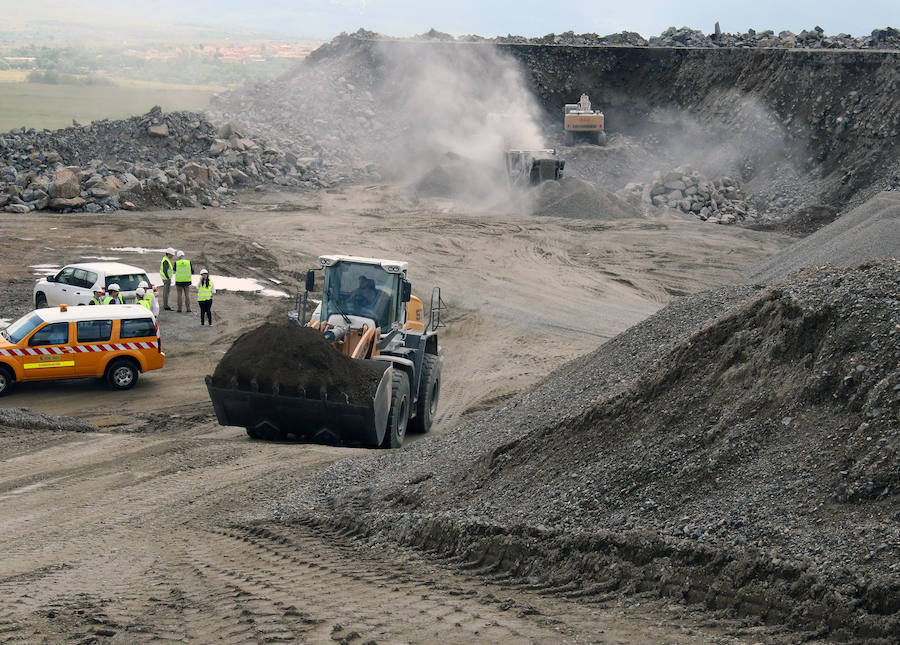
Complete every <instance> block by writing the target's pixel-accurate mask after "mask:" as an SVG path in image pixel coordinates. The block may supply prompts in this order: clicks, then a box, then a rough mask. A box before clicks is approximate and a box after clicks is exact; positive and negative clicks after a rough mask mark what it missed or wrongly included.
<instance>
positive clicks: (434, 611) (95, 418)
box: [0, 186, 789, 643]
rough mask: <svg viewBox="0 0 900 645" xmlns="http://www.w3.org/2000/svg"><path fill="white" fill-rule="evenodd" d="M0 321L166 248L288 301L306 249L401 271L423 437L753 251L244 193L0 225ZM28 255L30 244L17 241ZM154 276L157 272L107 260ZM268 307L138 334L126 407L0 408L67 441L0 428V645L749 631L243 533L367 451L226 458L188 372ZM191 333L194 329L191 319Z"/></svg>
mask: <svg viewBox="0 0 900 645" xmlns="http://www.w3.org/2000/svg"><path fill="white" fill-rule="evenodd" d="M0 232H2V235H0V275H2V276H3V277H4V288H3V289H2V291H3V295H0V318H11V317H16V316H17V315H19V314H20V313H22V311H24V310H26V309H27V307H28V304H27V296H28V294H30V285H31V280H32V275H31V270H30V269H29V268H28V265H32V264H40V263H65V262H72V261H75V260H77V259H79V257H80V256H81V255H111V253H109V251H108V249H109V248H111V247H114V246H139V247H148V248H160V247H163V246H168V245H169V244H173V245H175V246H178V247H181V248H184V249H185V251H186V252H187V254H188V256H189V257H192V258H193V259H194V261H195V263H198V264H201V265H204V266H207V267H208V268H209V269H210V271H211V272H213V273H221V274H226V275H235V276H241V277H248V276H254V277H260V278H267V277H274V278H278V279H279V280H283V281H284V282H285V285H286V287H288V288H289V289H293V288H296V286H297V285H298V284H299V283H300V281H301V277H302V274H303V272H304V271H305V270H306V269H307V268H309V267H310V266H311V265H312V261H313V259H314V257H315V256H316V255H318V254H320V253H328V252H340V253H353V254H361V255H375V256H386V257H396V258H405V259H408V260H409V263H410V272H411V275H410V277H411V279H412V281H413V285H414V291H415V292H416V293H417V294H418V295H420V296H422V297H423V298H424V299H425V300H426V302H427V301H428V299H429V294H430V287H431V286H432V285H440V286H441V287H442V289H443V296H444V299H445V300H446V301H447V304H448V305H449V309H448V311H447V314H446V316H445V321H446V322H447V323H448V327H447V329H446V330H444V333H443V336H442V346H443V350H444V353H445V357H446V362H445V371H444V386H443V387H444V389H443V393H442V397H441V410H440V412H439V415H438V417H437V425H436V428H435V430H434V432H437V433H440V432H442V431H446V430H448V429H450V428H452V427H454V426H455V425H456V424H458V423H459V422H461V421H463V420H466V419H467V418H471V417H472V416H473V415H475V414H477V413H478V412H479V411H482V410H484V409H487V408H489V407H491V406H493V405H495V404H496V403H499V402H502V401H504V400H506V399H507V398H509V397H510V396H512V395H514V394H515V393H518V392H521V391H522V390H523V389H524V388H526V387H528V386H529V385H531V384H533V383H534V382H535V381H537V380H538V379H539V378H540V377H541V376H543V375H545V374H546V373H547V372H549V371H550V370H551V369H552V368H554V367H556V366H558V365H560V364H561V363H563V362H565V361H567V360H569V359H571V358H573V357H575V356H578V355H581V354H584V353H585V352H587V351H588V350H590V349H592V348H594V347H595V346H597V345H598V344H599V343H601V342H602V341H603V340H605V339H607V338H610V337H612V336H613V335H615V334H617V333H618V332H620V331H622V330H623V329H625V328H627V327H628V326H630V325H631V324H633V323H635V322H637V321H639V320H641V319H643V318H645V317H646V316H647V315H649V314H650V313H652V312H654V311H655V310H657V309H658V308H659V307H661V306H662V305H663V304H665V303H666V302H667V301H668V300H670V299H671V298H672V297H673V296H676V295H680V294H683V293H689V292H694V291H697V290H700V289H704V288H707V287H711V286H714V285H717V284H723V283H728V282H732V281H735V280H738V279H740V276H741V269H742V267H744V266H746V265H748V264H750V263H752V262H754V261H758V260H759V259H761V258H762V257H765V256H766V255H769V254H771V253H773V252H775V251H777V250H779V249H780V248H783V247H784V246H785V245H786V244H787V242H788V241H789V239H788V238H786V237H784V236H779V235H775V234H772V233H761V232H754V231H748V230H745V229H737V228H727V227H717V226H709V225H704V224H702V223H699V222H696V221H692V220H687V219H684V220H682V219H674V218H673V219H664V220H663V219H656V220H625V221H620V222H596V221H590V222H582V221H573V220H555V219H540V218H499V217H494V216H490V215H485V214H481V213H473V212H468V213H460V212H456V211H453V210H452V209H451V207H450V205H449V204H442V203H439V202H429V203H424V202H414V201H411V200H409V199H407V198H405V197H404V196H403V195H402V194H400V193H398V192H397V191H396V190H395V189H391V188H386V187H382V186H370V187H361V188H354V189H349V190H347V191H344V192H334V193H303V194H297V193H267V194H253V195H249V196H246V197H245V198H244V200H243V205H242V206H241V207H239V208H236V209H232V210H217V211H211V210H185V211H165V212H153V213H137V214H126V213H119V214H115V215H112V216H106V217H93V216H91V217H88V216H54V215H44V214H32V215H29V216H27V217H21V216H12V215H4V216H2V218H0ZM23 238H30V239H23ZM115 255H116V256H118V257H120V258H121V259H122V260H123V261H126V262H132V263H135V264H138V265H141V266H144V267H146V268H147V270H148V271H154V270H156V267H157V266H158V261H159V255H158V254H156V253H151V254H145V255H140V254H132V253H115ZM288 304H289V303H288V301H287V300H286V299H275V298H270V297H264V296H252V295H247V294H237V293H223V294H219V295H217V297H216V299H215V305H214V310H215V322H216V324H215V326H214V327H213V328H211V329H210V328H201V327H200V326H199V325H198V324H197V322H198V321H197V319H196V318H195V317H193V316H190V317H189V316H187V315H186V314H181V315H179V314H175V313H168V312H165V313H164V315H163V316H162V318H161V327H162V330H163V345H164V350H165V351H166V353H167V366H166V368H165V369H163V370H161V371H159V372H154V373H150V374H147V375H146V376H145V377H144V378H143V379H142V380H141V382H140V383H139V384H138V387H136V388H135V389H134V390H132V391H130V392H127V393H113V392H110V391H108V390H106V389H105V388H104V387H103V386H101V385H99V384H97V383H94V382H91V381H71V382H65V383H52V384H40V385H32V386H22V387H19V388H17V389H16V390H15V391H14V392H13V393H11V395H10V396H9V398H7V399H4V400H3V405H5V406H17V407H18V406H22V407H30V408H33V409H36V410H41V411H46V412H52V413H56V414H66V415H73V416H76V417H79V418H82V419H85V420H87V421H90V422H92V423H94V424H96V425H97V426H98V427H99V429H100V432H97V433H89V434H75V433H54V432H49V431H32V432H29V433H21V432H10V431H0V464H2V466H0V548H2V549H3V552H4V557H3V558H2V560H0V592H2V594H3V597H4V599H5V600H4V602H2V603H0V642H12V641H24V642H34V641H37V640H41V639H46V640H47V641H49V642H61V641H66V642H123V643H125V642H135V641H141V640H148V641H149V640H187V641H194V642H196V641H200V642H205V641H212V640H220V639H222V640H225V641H227V642H248V641H250V642H252V641H257V642H272V641H279V640H286V641H290V640H300V641H306V642H330V641H332V640H335V641H346V642H353V643H363V642H435V641H442V642H472V641H473V640H475V641H481V642H562V641H568V642H623V643H644V642H673V643H674V642H732V641H738V642H743V641H745V640H750V641H752V640H755V639H756V638H757V635H754V633H753V630H752V629H748V628H742V627H741V626H740V625H738V624H736V623H727V622H722V621H712V620H710V618H709V616H708V615H705V614H701V613H694V612H688V611H686V610H685V609H684V608H681V607H677V606H676V607H669V606H667V605H666V604H665V603H661V602H660V601H647V600H645V599H641V598H640V597H638V598H633V599H631V600H629V601H628V602H627V605H623V604H617V602H618V601H606V602H605V603H597V602H592V603H585V602H583V601H581V602H579V601H576V600H573V599H567V598H565V597H564V596H560V595H552V594H546V593H545V594H542V595H539V594H537V593H533V592H528V591H523V590H521V589H517V588H505V587H502V586H497V585H496V584H488V585H485V584H484V583H483V581H482V580H481V579H480V578H479V577H478V575H477V572H476V573H468V574H466V573H460V572H458V571H454V570H450V569H447V568H445V567H444V566H443V565H441V566H438V565H435V564H433V563H429V562H426V561H423V560H421V559H419V558H416V557H415V556H412V555H408V556H404V557H402V561H398V560H397V557H398V556H396V555H388V554H381V553H373V552H371V551H363V550H361V549H360V547H358V546H354V544H353V542H352V541H351V540H349V539H347V538H346V537H343V536H338V535H331V534H323V533H322V532H321V529H315V528H312V527H306V526H283V525H267V524H263V523H260V522H259V521H258V520H257V518H259V517H262V516H263V515H264V514H265V513H264V511H265V510H266V509H267V508H268V507H269V506H270V505H271V504H272V503H273V502H274V501H275V500H277V499H278V497H279V496H280V495H281V494H282V493H283V492H284V491H287V490H290V489H291V488H293V487H294V486H296V485H297V483H298V482H299V481H301V480H303V479H305V478H308V477H309V476H310V474H312V473H315V472H318V471H319V470H321V469H322V468H324V467H325V466H326V465H328V464H330V463H332V462H334V461H336V460H338V459H343V458H348V457H349V458H359V459H366V458H371V457H372V456H373V455H377V454H378V453H377V452H375V451H366V450H358V449H341V448H331V447H325V446H314V445H302V444H271V443H260V442H251V441H249V440H248V439H247V438H246V437H245V435H244V434H243V431H241V430H238V429H236V428H227V429H223V428H220V427H219V426H217V425H216V424H215V420H214V418H213V416H212V410H211V406H210V405H209V402H208V399H207V397H206V393H205V388H204V385H203V379H202V377H203V376H204V375H205V374H210V373H211V372H212V370H213V368H214V366H215V364H216V363H217V361H218V360H219V358H220V357H221V355H222V354H223V353H224V351H225V350H226V349H227V348H228V346H229V344H230V342H231V340H233V339H234V338H235V337H236V335H237V334H238V333H240V332H242V331H244V330H246V329H248V328H249V327H251V326H255V325H257V324H258V323H259V322H260V320H261V319H263V318H265V317H266V316H270V315H273V316H276V317H279V316H281V315H283V313H284V311H285V310H286V308H287V307H288ZM194 316H197V314H196V313H195V314H194Z"/></svg>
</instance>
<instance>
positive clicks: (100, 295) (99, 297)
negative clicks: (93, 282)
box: [88, 287, 106, 305]
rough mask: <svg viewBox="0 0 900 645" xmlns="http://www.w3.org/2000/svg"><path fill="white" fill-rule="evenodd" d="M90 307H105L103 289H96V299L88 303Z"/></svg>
mask: <svg viewBox="0 0 900 645" xmlns="http://www.w3.org/2000/svg"><path fill="white" fill-rule="evenodd" d="M88 304H89V305H104V304H106V303H105V302H103V289H102V288H101V287H97V288H96V289H94V297H93V298H91V301H90V302H89V303H88Z"/></svg>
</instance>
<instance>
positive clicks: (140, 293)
mask: <svg viewBox="0 0 900 645" xmlns="http://www.w3.org/2000/svg"><path fill="white" fill-rule="evenodd" d="M135 293H136V294H137V295H139V296H141V297H143V296H144V294H145V293H147V292H146V291H145V290H144V287H138V288H137V289H136V290H135Z"/></svg>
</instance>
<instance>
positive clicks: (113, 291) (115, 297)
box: [103, 282, 125, 305]
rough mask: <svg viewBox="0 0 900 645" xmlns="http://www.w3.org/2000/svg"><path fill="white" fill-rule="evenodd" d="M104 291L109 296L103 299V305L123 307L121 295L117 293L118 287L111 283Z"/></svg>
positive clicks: (123, 302) (123, 301) (123, 300)
mask: <svg viewBox="0 0 900 645" xmlns="http://www.w3.org/2000/svg"><path fill="white" fill-rule="evenodd" d="M106 291H107V293H108V294H109V295H108V296H106V297H105V298H104V299H103V304H104V305H124V304H125V299H124V298H123V297H122V294H121V293H119V285H118V284H116V283H115V282H113V283H112V284H111V285H109V286H108V287H106Z"/></svg>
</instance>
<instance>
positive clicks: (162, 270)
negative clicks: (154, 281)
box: [159, 255, 175, 280]
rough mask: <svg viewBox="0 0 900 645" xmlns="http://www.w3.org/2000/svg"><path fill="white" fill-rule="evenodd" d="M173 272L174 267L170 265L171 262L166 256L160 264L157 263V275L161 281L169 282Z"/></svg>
mask: <svg viewBox="0 0 900 645" xmlns="http://www.w3.org/2000/svg"><path fill="white" fill-rule="evenodd" d="M167 269H168V270H167ZM174 272H175V265H174V264H172V260H170V259H169V256H168V255H164V256H163V259H162V262H160V263H159V275H160V276H162V279H163V280H171V279H172V274H173V273H174Z"/></svg>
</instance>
